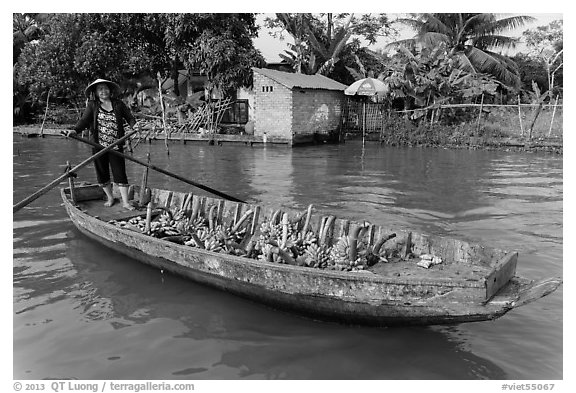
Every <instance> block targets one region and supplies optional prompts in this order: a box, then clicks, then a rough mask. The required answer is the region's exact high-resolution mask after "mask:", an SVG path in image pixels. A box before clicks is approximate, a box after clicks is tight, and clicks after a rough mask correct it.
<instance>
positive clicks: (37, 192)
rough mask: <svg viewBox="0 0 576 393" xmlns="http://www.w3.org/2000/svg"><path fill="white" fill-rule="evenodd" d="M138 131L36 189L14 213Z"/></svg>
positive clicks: (17, 205) (130, 133) (133, 132)
mask: <svg viewBox="0 0 576 393" xmlns="http://www.w3.org/2000/svg"><path fill="white" fill-rule="evenodd" d="M136 132H138V130H133V131H131V132H129V133H128V134H126V135H124V136H123V137H122V138H120V139H118V140H117V141H116V142H114V143H112V144H111V145H110V146H108V147H106V148H103V149H102V150H100V151H99V152H98V153H96V154H94V155H93V156H90V157H88V158H87V159H85V160H84V161H82V162H81V163H80V164H78V165H76V166H75V167H74V168H72V169H70V170H69V171H67V172H66V173H64V174H63V175H62V176H60V177H59V178H57V179H54V180H53V181H51V182H50V183H48V184H47V185H46V186H44V187H43V188H41V189H39V190H38V191H36V192H35V193H34V194H32V195H30V196H29V197H27V198H25V199H23V200H21V201H20V202H18V203H17V204H15V205H14V206H13V207H12V213H16V212H17V211H18V210H20V209H22V208H23V207H24V206H26V205H28V204H29V203H30V202H33V201H35V200H36V199H38V198H39V197H41V196H42V195H44V194H46V193H47V192H48V191H50V190H51V189H53V188H54V187H56V186H57V185H58V184H60V182H61V181H62V180H64V179H66V178H67V177H69V176H70V174H72V173H74V172H76V171H78V170H80V169H81V168H83V167H85V166H86V165H88V164H90V163H91V162H92V161H94V160H95V159H96V158H98V157H100V156H102V155H104V154H106V153H107V152H109V151H114V150H112V149H113V148H114V146H116V145H118V144H120V143H122V142H124V141H125V140H126V139H128V138H130V137H131V136H132V135H133V134H135V133H136ZM101 147H102V146H101Z"/></svg>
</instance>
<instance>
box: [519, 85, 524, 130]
mask: <svg viewBox="0 0 576 393" xmlns="http://www.w3.org/2000/svg"><path fill="white" fill-rule="evenodd" d="M518 119H520V131H521V134H520V136H521V137H524V126H523V125H522V110H521V109H520V95H518Z"/></svg>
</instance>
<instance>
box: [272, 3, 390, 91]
mask: <svg viewBox="0 0 576 393" xmlns="http://www.w3.org/2000/svg"><path fill="white" fill-rule="evenodd" d="M266 23H267V25H268V27H270V28H273V29H274V28H275V29H280V32H279V33H276V34H277V35H281V34H282V33H283V32H286V33H288V34H289V35H291V36H292V37H293V38H294V44H291V45H289V50H287V51H285V53H283V54H280V56H281V57H282V59H284V60H285V61H287V62H288V63H289V64H291V65H292V67H293V68H294V70H295V71H296V72H299V73H304V74H316V73H319V74H323V75H326V76H329V77H330V78H333V79H335V80H338V81H340V82H342V83H345V84H350V83H352V82H354V80H356V79H358V75H363V76H367V75H366V72H365V68H364V66H363V63H362V61H361V60H360V57H363V58H364V60H365V61H367V62H374V60H376V59H378V57H377V56H376V54H375V53H374V52H372V51H369V50H367V49H366V47H365V45H362V43H361V42H362V41H361V40H363V41H365V42H367V43H368V44H374V43H375V42H376V40H377V38H378V37H381V36H388V35H390V34H391V33H392V32H393V30H392V28H391V27H390V22H389V21H388V18H387V16H386V15H385V14H376V15H371V14H363V15H355V14H331V13H327V14H318V15H317V14H303V13H300V14H287V13H283V14H282V13H279V14H276V18H267V20H266ZM373 71H374V70H373Z"/></svg>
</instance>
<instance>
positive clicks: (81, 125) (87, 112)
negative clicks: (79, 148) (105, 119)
mask: <svg viewBox="0 0 576 393" xmlns="http://www.w3.org/2000/svg"><path fill="white" fill-rule="evenodd" d="M93 117H94V115H93V107H92V105H91V104H88V106H87V107H86V109H84V113H83V114H82V117H81V118H80V120H78V122H77V123H76V125H75V126H74V127H73V129H74V131H76V132H80V131H83V130H85V129H87V128H89V127H90V123H91V122H92V120H93Z"/></svg>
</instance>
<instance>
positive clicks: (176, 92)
mask: <svg viewBox="0 0 576 393" xmlns="http://www.w3.org/2000/svg"><path fill="white" fill-rule="evenodd" d="M170 78H172V80H173V81H174V95H175V96H176V97H180V86H179V85H178V63H177V62H176V60H174V61H173V62H172V69H171V70H170Z"/></svg>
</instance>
